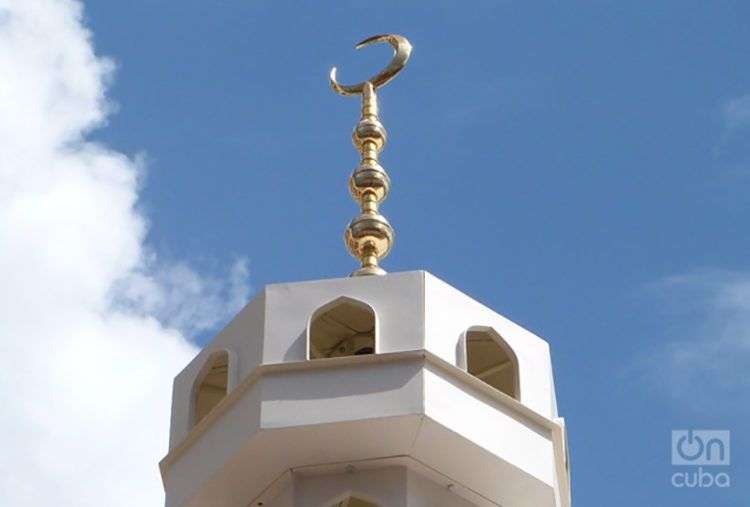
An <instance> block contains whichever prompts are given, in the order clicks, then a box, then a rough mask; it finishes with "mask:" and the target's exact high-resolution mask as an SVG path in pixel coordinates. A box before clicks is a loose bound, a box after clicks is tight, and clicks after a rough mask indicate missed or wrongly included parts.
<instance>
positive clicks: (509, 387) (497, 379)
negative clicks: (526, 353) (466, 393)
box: [466, 328, 520, 400]
mask: <svg viewBox="0 0 750 507" xmlns="http://www.w3.org/2000/svg"><path fill="white" fill-rule="evenodd" d="M466 371H468V372H469V373H471V374H472V375H474V376H475V377H476V378H478V379H479V380H481V381H482V382H484V383H485V384H487V385H489V386H492V387H494V388H495V389H497V390H498V391H500V392H503V393H505V394H507V395H508V396H511V397H512V398H515V399H516V400H520V392H519V379H518V359H517V358H516V354H515V353H514V352H513V349H511V348H510V346H509V345H508V344H507V343H506V342H505V340H503V338H502V337H501V336H500V335H499V334H498V333H497V332H495V331H494V330H492V329H489V328H471V329H469V330H468V331H467V332H466Z"/></svg>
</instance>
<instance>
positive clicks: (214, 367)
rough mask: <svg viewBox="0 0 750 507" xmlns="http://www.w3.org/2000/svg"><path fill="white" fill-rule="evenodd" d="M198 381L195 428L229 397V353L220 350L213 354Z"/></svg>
mask: <svg viewBox="0 0 750 507" xmlns="http://www.w3.org/2000/svg"><path fill="white" fill-rule="evenodd" d="M198 379H199V380H198V382H197V383H196V386H195V389H194V391H193V396H194V400H193V426H195V425H196V424H198V423H199V422H201V421H202V420H203V418H204V417H206V415H208V413H209V412H211V410H213V408H214V407H215V406H216V405H218V404H219V402H220V401H221V400H222V399H224V397H225V396H226V395H227V387H228V384H229V353H228V352H227V351H226V350H220V351H217V352H214V353H213V354H211V356H210V357H209V359H208V362H207V363H206V365H205V366H204V367H203V371H202V372H201V375H200V376H199V377H198Z"/></svg>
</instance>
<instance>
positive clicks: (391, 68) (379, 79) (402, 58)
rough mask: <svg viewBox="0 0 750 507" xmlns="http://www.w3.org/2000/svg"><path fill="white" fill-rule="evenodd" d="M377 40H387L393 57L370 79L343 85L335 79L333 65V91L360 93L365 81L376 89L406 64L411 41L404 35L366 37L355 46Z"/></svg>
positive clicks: (394, 75) (351, 93) (375, 42)
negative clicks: (391, 48) (392, 51)
mask: <svg viewBox="0 0 750 507" xmlns="http://www.w3.org/2000/svg"><path fill="white" fill-rule="evenodd" d="M379 42H387V43H388V44H390V45H391V46H392V47H393V49H394V53H393V58H392V59H391V61H390V63H389V64H388V66H387V67H386V68H384V69H383V70H381V71H380V72H378V73H377V74H375V75H374V76H372V77H371V78H370V79H368V80H366V81H362V82H361V83H357V84H353V85H344V84H340V83H339V82H338V81H336V67H334V68H332V69H331V75H330V80H331V88H333V90H334V91H336V92H337V93H340V94H341V95H362V94H364V93H365V88H366V85H367V83H370V84H371V85H372V88H373V89H375V90H377V89H378V88H380V87H381V86H383V85H385V84H386V83H388V82H389V81H390V80H391V79H393V78H394V77H396V74H398V73H399V72H401V69H403V68H404V66H406V62H408V61H409V56H411V49H412V46H411V43H410V42H409V41H408V40H407V38H406V37H403V36H401V35H395V34H383V35H373V36H372V37H368V38H366V39H365V40H363V41H362V42H360V43H359V44H357V45H356V46H355V48H356V49H360V48H363V47H365V46H369V45H370V44H377V43H379Z"/></svg>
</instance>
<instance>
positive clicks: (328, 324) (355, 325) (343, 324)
mask: <svg viewBox="0 0 750 507" xmlns="http://www.w3.org/2000/svg"><path fill="white" fill-rule="evenodd" d="M375 335H376V319H375V311H374V310H373V309H372V307H370V305H368V304H366V303H363V302H362V301H358V300H356V299H351V298H348V297H342V298H339V299H336V300H334V301H332V302H330V303H328V304H326V305H324V306H323V307H321V308H319V309H318V310H317V311H315V313H313V315H312V318H311V319H310V325H309V327H308V358H310V359H324V358H329V357H343V356H359V355H365V354H374V353H375Z"/></svg>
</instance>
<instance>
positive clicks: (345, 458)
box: [161, 271, 569, 507]
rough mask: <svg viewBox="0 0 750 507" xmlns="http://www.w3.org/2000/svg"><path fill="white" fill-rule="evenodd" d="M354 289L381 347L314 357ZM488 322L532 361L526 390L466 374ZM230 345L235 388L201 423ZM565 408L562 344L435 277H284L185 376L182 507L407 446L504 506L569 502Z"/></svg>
mask: <svg viewBox="0 0 750 507" xmlns="http://www.w3.org/2000/svg"><path fill="white" fill-rule="evenodd" d="M341 297H347V298H352V299H356V300H358V301H361V302H363V303H366V304H367V305H369V306H370V307H371V308H372V309H373V310H374V312H375V315H376V347H375V348H376V354H374V355H363V356H350V357H339V358H330V359H317V360H308V359H307V357H308V356H307V346H308V336H307V329H308V324H309V319H310V317H311V315H313V313H314V312H315V311H316V310H317V309H318V308H320V307H322V306H324V305H326V304H328V303H330V302H331V301H333V300H336V299H337V298H341ZM477 326H479V327H483V328H491V329H492V330H493V331H494V332H495V333H497V334H498V335H499V336H501V337H502V339H503V340H504V341H505V342H506V343H507V344H508V346H509V347H510V348H511V349H512V351H513V352H514V353H515V355H516V356H517V358H518V365H519V381H520V400H518V401H517V400H514V399H512V398H510V397H509V396H507V395H505V394H504V393H500V392H499V391H496V390H494V389H493V388H492V387H490V386H487V385H486V384H484V383H483V382H481V381H480V380H478V379H476V378H475V377H473V376H471V375H469V374H468V373H466V372H465V371H464V369H463V368H465V362H464V360H463V352H462V350H463V349H462V347H463V341H462V340H463V338H464V333H465V332H466V330H467V329H469V328H472V327H477ZM216 350H227V351H228V352H229V354H230V368H229V386H230V393H229V395H228V396H227V397H226V398H225V399H224V400H223V401H222V402H221V403H219V405H217V406H216V407H215V408H214V410H213V411H212V412H211V413H209V415H208V416H206V418H205V419H204V420H203V421H201V422H200V423H199V424H198V425H197V426H195V427H191V417H190V414H191V398H192V392H193V389H194V385H195V383H196V380H198V379H199V378H200V372H201V368H202V367H203V365H204V364H205V362H206V360H207V358H208V357H209V356H210V354H211V353H213V352H215V351H216ZM556 415H557V407H556V403H555V396H554V387H553V380H552V366H551V361H550V353H549V346H548V344H547V343H546V342H545V341H544V340H542V339H541V338H539V337H537V336H535V335H534V334H532V333H530V332H529V331H527V330H525V329H523V328H522V327H520V326H518V325H516V324H514V323H513V322H511V321H509V320H508V319H506V318H504V317H502V316H500V315H498V314H497V313H495V312H494V311H492V310H491V309H489V308H487V307H485V306H483V305H482V304H480V303H478V302H476V301H475V300H473V299H472V298H470V297H469V296H467V295H465V294H463V293H461V292H460V291H458V290H456V289H454V288H453V287H451V286H449V285H448V284H446V283H445V282H442V281H441V280H439V279H437V278H435V277H434V276H432V275H430V274H428V273H425V272H422V271H415V272H407V273H394V274H389V275H386V276H382V277H360V278H344V279H334V280H321V281H313V282H301V283H289V284H276V285H270V286H268V287H266V288H265V289H264V290H263V291H262V292H261V293H259V294H258V295H257V296H256V297H255V298H254V299H253V301H251V302H250V303H249V304H248V305H247V306H246V307H245V308H244V309H243V310H242V311H241V312H240V313H239V314H238V316H237V317H236V318H235V319H234V320H233V321H232V322H231V323H230V324H229V325H228V326H227V327H226V328H225V329H224V330H222V331H221V332H220V333H219V334H218V335H217V336H216V337H215V338H214V339H213V340H212V341H211V342H210V343H209V344H208V345H207V346H206V348H205V349H204V350H203V351H202V352H201V353H200V354H199V355H198V356H197V357H196V358H195V359H194V360H193V361H192V362H191V363H190V364H189V365H188V366H187V367H186V368H185V370H183V371H182V372H181V373H180V374H179V375H178V376H177V378H176V379H175V384H174V398H173V407H172V427H171V437H170V452H169V454H168V455H167V456H166V457H165V459H164V460H163V461H162V463H161V468H162V474H163V477H164V483H165V489H166V492H167V505H168V506H169V507H177V506H180V507H182V506H204V505H212V506H216V507H246V506H247V505H248V502H249V501H250V500H252V499H253V498H256V497H258V496H259V495H261V494H262V493H263V491H265V490H266V489H267V488H268V487H269V485H270V484H272V483H273V482H274V481H276V480H277V479H278V477H279V476H280V475H281V474H284V473H285V472H288V471H289V470H293V469H297V468H299V467H309V466H318V465H325V464H332V463H343V462H349V461H352V462H353V461H361V460H376V459H385V458H389V457H395V456H403V457H406V458H408V459H411V460H414V462H415V463H416V462H418V463H420V464H421V466H425V467H427V469H429V470H431V471H433V472H434V473H436V474H438V475H439V476H441V477H443V476H445V477H447V478H449V480H451V481H454V482H455V483H456V487H459V486H460V487H461V488H464V489H465V490H466V491H469V492H471V494H468V493H467V496H466V497H471V495H474V496H473V497H472V498H475V499H477V498H482V499H483V500H482V501H483V502H484V501H487V502H489V505H491V504H493V503H494V504H497V505H503V506H504V507H532V506H534V507H540V506H550V507H552V506H554V507H563V506H567V505H569V504H568V503H566V502H567V500H566V499H567V497H568V493H567V484H568V478H567V469H566V467H565V464H564V459H563V456H562V455H563V454H564V442H563V440H562V439H564V435H563V433H562V429H561V426H560V425H559V424H558V423H557V422H556V421H555V420H554V418H555V417H556ZM561 435H562V436H561ZM561 460H563V461H561ZM389 473H390V472H389ZM404 474H405V475H404V477H405V478H406V477H407V476H408V474H406V472H404ZM561 475H564V477H562V476H561ZM350 479H351V478H350ZM295 480H296V479H295ZM305 480H307V479H305ZM404 480H405V481H406V479H404ZM420 480H421V479H420ZM425 480H426V479H425ZM407 482H408V481H406V482H405V484H406V483H407ZM412 482H413V483H414V484H415V486H414V487H415V488H418V485H419V484H421V483H420V482H419V480H417V479H416V478H415V479H414V480H413V481H412ZM433 482H434V481H433ZM304 484H308V486H304V487H312V486H310V484H312V482H309V483H308V482H304V481H303V482H302V483H299V484H298V485H297V486H295V487H303V485H304ZM316 487H318V486H316ZM425 488H427V489H425V491H427V490H428V489H429V487H427V486H425ZM425 495H426V493H425ZM407 496H408V495H407ZM453 496H455V495H453ZM279 498H282V497H279ZM288 498H289V499H290V501H293V502H294V505H295V506H296V505H303V503H300V502H301V500H295V499H294V498H296V496H294V495H292V496H288ZM304 505H307V504H306V503H305V504H304ZM385 505H397V504H395V503H388V504H385ZM398 505H401V504H398ZM403 505H407V504H403ZM408 505H422V504H419V503H414V502H412V503H408ZM425 505H426V504H425ZM431 505H441V504H439V503H438V504H431ZM445 505H448V504H445ZM451 505H459V504H451ZM471 505H479V503H477V501H476V500H475V501H474V502H473V503H471ZM483 505H484V504H483Z"/></svg>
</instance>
